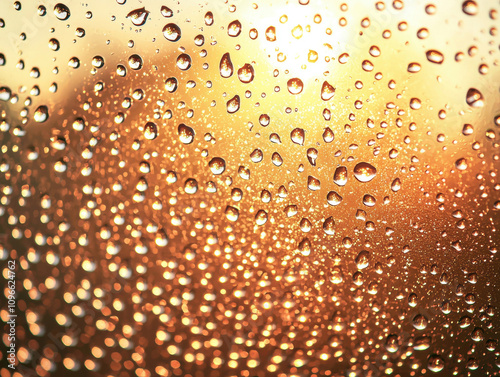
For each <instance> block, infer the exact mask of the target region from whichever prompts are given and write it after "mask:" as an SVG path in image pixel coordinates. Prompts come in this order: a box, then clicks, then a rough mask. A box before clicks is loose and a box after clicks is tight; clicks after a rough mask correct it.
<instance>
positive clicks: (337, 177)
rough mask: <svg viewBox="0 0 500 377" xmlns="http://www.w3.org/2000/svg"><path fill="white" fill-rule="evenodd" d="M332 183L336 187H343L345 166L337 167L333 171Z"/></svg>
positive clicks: (345, 178) (345, 179)
mask: <svg viewBox="0 0 500 377" xmlns="http://www.w3.org/2000/svg"><path fill="white" fill-rule="evenodd" d="M333 182H335V183H336V184H337V185H338V186H345V185H346V183H347V168H346V167H345V166H339V167H338V168H337V169H335V173H334V174H333Z"/></svg>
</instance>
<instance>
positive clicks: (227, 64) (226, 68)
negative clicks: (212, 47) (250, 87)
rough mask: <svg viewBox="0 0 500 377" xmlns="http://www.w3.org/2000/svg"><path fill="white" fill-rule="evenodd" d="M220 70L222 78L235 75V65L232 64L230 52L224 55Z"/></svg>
mask: <svg viewBox="0 0 500 377" xmlns="http://www.w3.org/2000/svg"><path fill="white" fill-rule="evenodd" d="M219 70H220V75H221V76H222V77H225V78H228V77H231V76H232V75H233V70H234V69H233V63H232V62H231V57H230V55H229V52H226V53H225V54H224V55H222V58H221V60H220V64H219Z"/></svg>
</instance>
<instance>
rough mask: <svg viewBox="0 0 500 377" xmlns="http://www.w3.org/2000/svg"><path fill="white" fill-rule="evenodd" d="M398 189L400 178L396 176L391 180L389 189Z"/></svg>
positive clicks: (396, 190) (395, 190)
mask: <svg viewBox="0 0 500 377" xmlns="http://www.w3.org/2000/svg"><path fill="white" fill-rule="evenodd" d="M400 189H401V180H400V179H399V178H396V179H395V180H394V181H392V184H391V190H392V191H394V192H398V191H399V190H400Z"/></svg>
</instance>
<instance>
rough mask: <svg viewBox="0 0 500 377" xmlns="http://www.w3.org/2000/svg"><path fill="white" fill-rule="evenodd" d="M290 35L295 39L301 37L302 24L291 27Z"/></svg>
mask: <svg viewBox="0 0 500 377" xmlns="http://www.w3.org/2000/svg"><path fill="white" fill-rule="evenodd" d="M292 35H293V37H294V38H295V39H300V38H302V35H304V30H303V29H302V26H300V25H297V26H295V27H294V28H293V29H292Z"/></svg>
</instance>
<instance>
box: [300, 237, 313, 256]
mask: <svg viewBox="0 0 500 377" xmlns="http://www.w3.org/2000/svg"><path fill="white" fill-rule="evenodd" d="M311 251H312V245H311V241H309V239H308V238H304V239H303V240H302V241H300V243H299V252H300V253H301V254H302V255H303V256H305V257H307V256H309V255H310V254H311Z"/></svg>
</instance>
